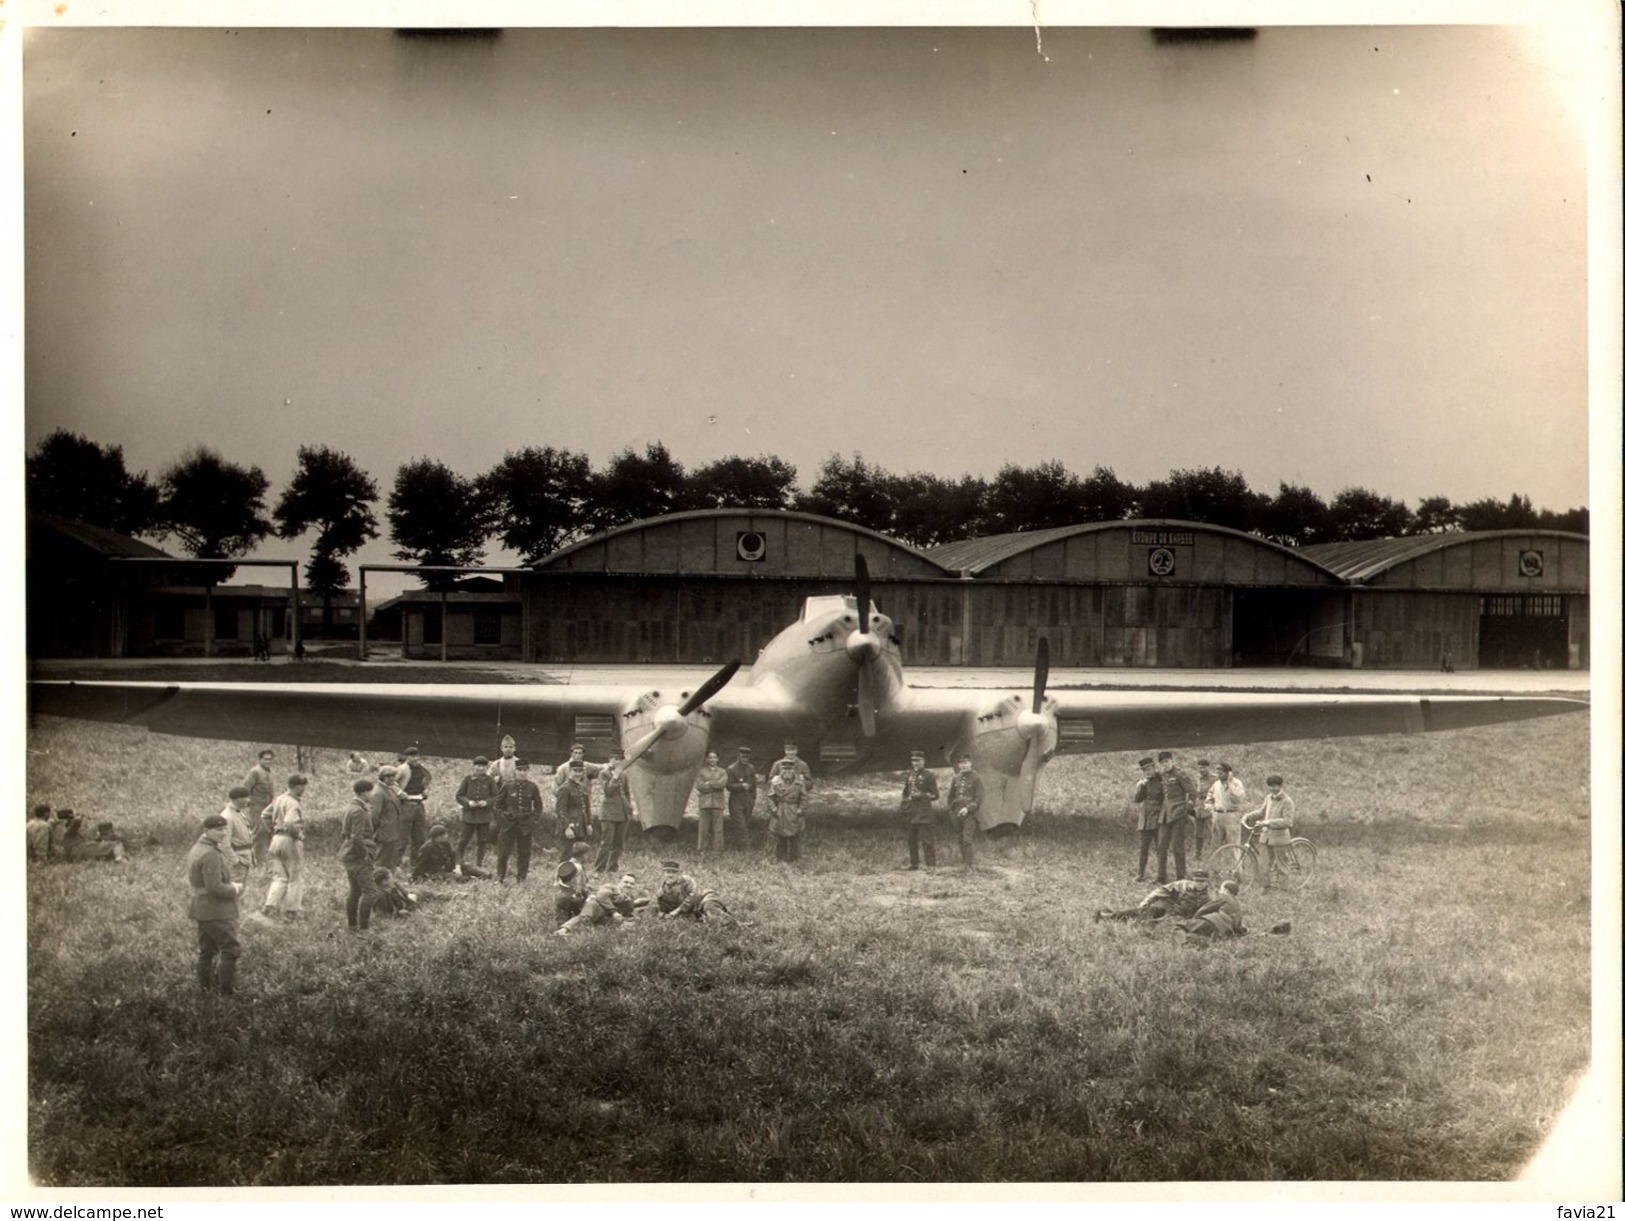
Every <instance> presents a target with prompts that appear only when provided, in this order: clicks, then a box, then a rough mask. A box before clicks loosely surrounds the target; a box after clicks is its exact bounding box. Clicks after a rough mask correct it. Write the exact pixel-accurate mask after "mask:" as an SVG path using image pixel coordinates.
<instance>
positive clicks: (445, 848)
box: [412, 837, 457, 878]
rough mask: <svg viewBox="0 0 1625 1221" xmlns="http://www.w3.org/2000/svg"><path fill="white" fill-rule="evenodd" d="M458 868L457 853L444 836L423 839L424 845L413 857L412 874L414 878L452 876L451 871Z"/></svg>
mask: <svg viewBox="0 0 1625 1221" xmlns="http://www.w3.org/2000/svg"><path fill="white" fill-rule="evenodd" d="M456 868H457V853H456V851H455V850H454V849H453V848H452V846H451V845H450V844H449V843H447V842H446V840H445V839H444V838H443V837H442V838H440V839H429V840H424V841H423V846H422V847H420V848H419V849H418V850H417V855H416V856H414V857H413V858H412V876H413V877H414V878H444V877H450V876H451V871H452V870H453V869H456Z"/></svg>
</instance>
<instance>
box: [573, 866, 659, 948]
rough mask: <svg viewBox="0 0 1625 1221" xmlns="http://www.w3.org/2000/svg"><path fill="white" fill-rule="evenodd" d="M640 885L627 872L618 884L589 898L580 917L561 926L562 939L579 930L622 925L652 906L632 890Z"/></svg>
mask: <svg viewBox="0 0 1625 1221" xmlns="http://www.w3.org/2000/svg"><path fill="white" fill-rule="evenodd" d="M635 885H637V879H636V878H635V877H633V876H632V875H631V874H630V873H623V874H622V875H621V877H620V880H619V881H617V882H608V883H605V884H604V885H603V886H600V887H599V888H598V889H597V890H595V891H593V892H592V894H590V895H588V896H587V901H586V902H585V903H583V904H582V905H581V911H580V913H579V914H577V915H575V916H572V917H571V918H570V919H569V920H567V921H565V922H564V923H563V924H562V925H560V926H559V930H558V933H557V934H556V935H557V936H559V937H564V936H567V935H568V934H570V933H572V932H574V931H575V930H576V929H582V928H597V927H599V926H600V925H605V924H620V923H621V922H622V921H624V920H628V919H630V918H631V917H632V916H634V915H636V914H637V909H638V908H640V907H645V906H647V905H648V903H649V900H647V899H638V898H635V897H634V896H633V891H632V888H633V887H634V886H635Z"/></svg>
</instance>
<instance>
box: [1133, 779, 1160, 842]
mask: <svg viewBox="0 0 1625 1221" xmlns="http://www.w3.org/2000/svg"><path fill="white" fill-rule="evenodd" d="M1134 801H1135V803H1136V804H1137V805H1139V807H1140V830H1142V831H1155V830H1156V829H1157V824H1158V823H1159V822H1161V821H1162V773H1161V772H1157V773H1156V774H1155V775H1151V776H1141V777H1140V782H1139V783H1138V784H1136V785H1135V786H1134Z"/></svg>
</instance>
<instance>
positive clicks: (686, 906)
mask: <svg viewBox="0 0 1625 1221" xmlns="http://www.w3.org/2000/svg"><path fill="white" fill-rule="evenodd" d="M660 868H661V869H663V870H664V871H665V875H664V876H663V877H662V878H661V879H660V893H659V894H658V895H656V896H655V904H656V906H658V907H659V908H660V914H661V916H662V917H664V918H666V919H670V918H671V917H673V916H687V917H688V918H689V919H691V920H715V919H720V918H722V917H723V916H726V915H728V914H729V912H728V905H727V904H726V903H724V902H723V901H722V900H721V899H719V898H718V897H717V892H716V891H714V890H701V889H700V888H699V885H698V884H697V883H696V882H695V881H694V879H693V878H691V877H689V876H688V874H686V873H684V872H683V867H682V865H680V864H679V863H678V862H676V861H662V862H660Z"/></svg>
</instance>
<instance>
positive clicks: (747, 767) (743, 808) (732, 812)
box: [728, 746, 757, 848]
mask: <svg viewBox="0 0 1625 1221" xmlns="http://www.w3.org/2000/svg"><path fill="white" fill-rule="evenodd" d="M756 785H757V779H756V768H755V767H754V766H753V765H752V764H751V761H750V747H748V746H741V747H740V748H739V756H738V757H737V758H736V759H735V760H734V761H733V762H732V763H730V764H729V765H728V821H729V822H730V823H732V824H733V841H734V843H736V844H738V845H739V846H740V847H741V848H754V847H756V823H755V818H756Z"/></svg>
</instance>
